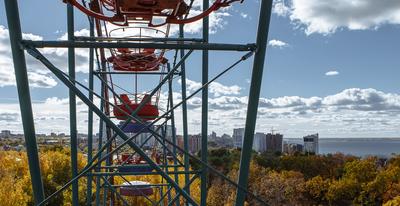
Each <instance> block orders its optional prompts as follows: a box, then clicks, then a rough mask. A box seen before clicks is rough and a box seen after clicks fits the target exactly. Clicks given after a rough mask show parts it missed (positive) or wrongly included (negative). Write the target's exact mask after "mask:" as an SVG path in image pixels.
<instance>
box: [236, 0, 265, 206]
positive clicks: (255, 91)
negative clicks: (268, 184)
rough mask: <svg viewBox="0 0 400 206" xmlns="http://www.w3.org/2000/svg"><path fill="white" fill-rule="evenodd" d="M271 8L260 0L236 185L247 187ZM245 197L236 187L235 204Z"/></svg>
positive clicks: (239, 203) (240, 203)
mask: <svg viewBox="0 0 400 206" xmlns="http://www.w3.org/2000/svg"><path fill="white" fill-rule="evenodd" d="M271 8H272V0H262V1H261V8H260V17H259V23H258V32H257V46H258V48H257V51H256V53H255V55H254V63H253V72H252V77H251V85H250V94H249V102H248V106H247V116H246V127H245V130H244V139H243V146H242V154H241V158H240V169H239V180H238V185H239V186H241V187H244V188H247V184H248V178H249V166H250V160H251V151H252V147H253V138H254V130H255V126H256V120H257V110H258V102H259V98H260V90H261V82H262V76H263V70H264V61H265V55H266V50H267V41H268V30H269V23H270V18H271ZM245 199H246V193H245V192H244V191H242V190H239V189H237V191H236V203H235V205H236V206H243V205H244V201H245Z"/></svg>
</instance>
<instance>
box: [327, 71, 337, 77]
mask: <svg viewBox="0 0 400 206" xmlns="http://www.w3.org/2000/svg"><path fill="white" fill-rule="evenodd" d="M337 75H339V72H338V71H335V70H332V71H328V72H326V73H325V76H337Z"/></svg>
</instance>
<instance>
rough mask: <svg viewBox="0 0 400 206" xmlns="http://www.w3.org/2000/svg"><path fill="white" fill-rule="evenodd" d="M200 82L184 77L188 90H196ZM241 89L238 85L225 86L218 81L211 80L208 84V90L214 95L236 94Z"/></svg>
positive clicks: (179, 81)
mask: <svg viewBox="0 0 400 206" xmlns="http://www.w3.org/2000/svg"><path fill="white" fill-rule="evenodd" d="M178 83H179V84H181V83H182V82H181V80H178ZM201 86H202V84H201V83H200V82H196V81H193V80H190V79H186V88H187V91H188V92H190V93H191V92H195V91H196V90H198V89H199V88H200V87H201ZM241 90H242V88H241V87H239V86H238V85H232V86H225V85H223V84H221V83H219V82H213V83H211V84H210V85H209V87H208V91H209V92H210V93H211V94H213V95H214V97H219V96H222V95H238V94H240V91H241Z"/></svg>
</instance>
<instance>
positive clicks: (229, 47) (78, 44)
mask: <svg viewBox="0 0 400 206" xmlns="http://www.w3.org/2000/svg"><path fill="white" fill-rule="evenodd" d="M22 43H23V45H24V46H33V47H36V48H44V47H54V48H68V47H75V48H152V49H153V48H154V49H186V50H219V51H254V50H255V49H256V45H255V44H216V43H207V44H206V43H185V44H182V42H177V43H134V42H87V41H77V40H75V41H32V40H23V41H22Z"/></svg>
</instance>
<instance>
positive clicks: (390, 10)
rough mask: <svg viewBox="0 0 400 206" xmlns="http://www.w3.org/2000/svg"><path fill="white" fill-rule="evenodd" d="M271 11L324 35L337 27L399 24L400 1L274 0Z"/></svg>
mask: <svg viewBox="0 0 400 206" xmlns="http://www.w3.org/2000/svg"><path fill="white" fill-rule="evenodd" d="M273 11H274V12H275V13H276V14H277V15H280V16H287V17H289V18H290V20H291V21H292V22H293V23H295V24H297V25H298V26H300V27H303V28H304V31H305V33H306V34H308V35H309V34H312V33H320V34H324V35H327V34H331V33H334V32H336V31H337V30H339V29H341V28H346V29H349V30H365V29H376V28H379V27H380V26H382V25H384V24H397V25H398V24H400V1H397V0H387V1H376V0H356V1H348V0H331V1H320V0H287V1H285V0H278V1H275V4H274V10H273Z"/></svg>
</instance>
